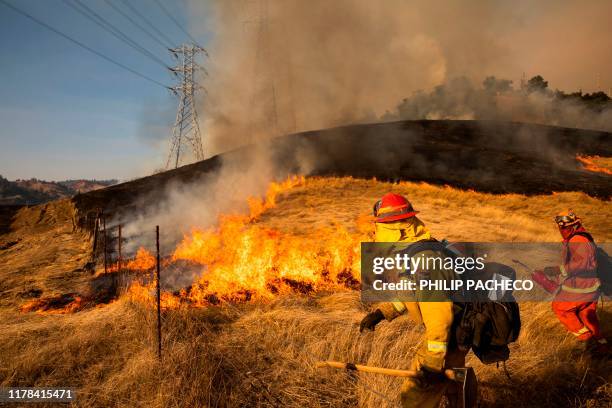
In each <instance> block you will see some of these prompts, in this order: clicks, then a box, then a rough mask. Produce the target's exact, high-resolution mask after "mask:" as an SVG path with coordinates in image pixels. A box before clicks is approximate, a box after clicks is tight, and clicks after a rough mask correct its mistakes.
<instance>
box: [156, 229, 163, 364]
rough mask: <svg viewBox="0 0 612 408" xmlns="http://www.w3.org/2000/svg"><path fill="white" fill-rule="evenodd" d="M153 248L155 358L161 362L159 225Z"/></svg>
mask: <svg viewBox="0 0 612 408" xmlns="http://www.w3.org/2000/svg"><path fill="white" fill-rule="evenodd" d="M155 248H156V251H157V262H156V273H157V279H156V286H157V288H156V289H157V358H158V359H159V360H160V361H161V358H162V344H161V342H162V338H161V336H162V333H161V300H160V297H161V293H160V292H161V291H160V281H159V275H160V273H159V272H160V255H159V225H157V226H156V227H155Z"/></svg>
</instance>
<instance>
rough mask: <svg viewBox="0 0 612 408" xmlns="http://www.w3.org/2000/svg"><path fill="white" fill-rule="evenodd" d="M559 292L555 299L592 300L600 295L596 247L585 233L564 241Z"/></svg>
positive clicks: (571, 300)
mask: <svg viewBox="0 0 612 408" xmlns="http://www.w3.org/2000/svg"><path fill="white" fill-rule="evenodd" d="M561 260H562V264H561V267H560V270H561V277H560V278H561V280H560V283H561V285H560V288H559V293H558V294H557V295H556V296H555V301H562V302H592V301H594V300H596V299H597V298H598V297H599V286H600V281H599V279H598V278H597V258H596V247H595V244H594V243H592V242H591V241H590V240H589V239H588V238H587V237H585V236H584V235H578V234H576V235H573V236H571V237H570V238H569V240H567V241H564V242H563V252H562V256H561Z"/></svg>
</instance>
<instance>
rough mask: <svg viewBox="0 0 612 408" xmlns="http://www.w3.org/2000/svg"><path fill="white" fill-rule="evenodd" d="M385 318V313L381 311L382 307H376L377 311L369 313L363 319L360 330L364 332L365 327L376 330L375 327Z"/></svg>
mask: <svg viewBox="0 0 612 408" xmlns="http://www.w3.org/2000/svg"><path fill="white" fill-rule="evenodd" d="M384 318H385V315H383V313H382V312H381V311H380V309H376V310H375V311H373V312H371V313H368V314H367V315H366V316H365V317H364V318H363V319H362V320H361V324H360V325H359V332H361V333H363V330H364V329H368V330H371V331H374V327H375V326H376V325H377V324H378V323H380V321H381V320H383V319H384Z"/></svg>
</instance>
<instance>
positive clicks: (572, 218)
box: [555, 210, 580, 228]
mask: <svg viewBox="0 0 612 408" xmlns="http://www.w3.org/2000/svg"><path fill="white" fill-rule="evenodd" d="M555 222H556V223H557V225H558V226H559V228H565V227H569V226H570V225H576V224H580V218H579V217H578V216H577V215H576V213H574V211H573V210H567V211H563V212H561V213H559V215H557V216H556V217H555Z"/></svg>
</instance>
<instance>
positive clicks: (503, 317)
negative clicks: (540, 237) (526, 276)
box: [405, 240, 521, 364]
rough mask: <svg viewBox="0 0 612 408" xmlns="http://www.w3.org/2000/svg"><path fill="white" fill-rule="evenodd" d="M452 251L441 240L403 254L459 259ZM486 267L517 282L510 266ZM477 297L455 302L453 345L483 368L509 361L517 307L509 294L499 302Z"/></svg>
mask: <svg viewBox="0 0 612 408" xmlns="http://www.w3.org/2000/svg"><path fill="white" fill-rule="evenodd" d="M451 247H452V245H451V244H449V243H448V242H446V241H444V240H443V241H442V242H440V241H436V240H427V241H419V242H417V243H414V244H412V245H411V246H410V247H408V248H407V249H406V250H405V251H406V253H408V255H409V256H411V257H412V256H414V255H416V254H417V253H418V252H421V251H423V250H426V249H433V250H435V251H439V252H441V253H443V254H444V255H445V256H450V257H456V256H458V254H457V253H456V252H455V251H453V250H452V249H451ZM486 265H487V269H490V270H491V272H494V273H497V274H498V275H504V276H506V277H507V278H510V279H515V278H516V272H515V271H514V269H512V268H510V267H509V266H506V265H502V264H498V263H494V262H491V263H487V264H486ZM461 277H462V278H463V279H467V278H476V276H471V274H470V273H469V272H467V273H464V274H461ZM457 295H459V296H460V294H457ZM480 295H481V296H479V298H480V299H482V301H477V302H455V304H456V305H457V306H459V309H460V311H459V312H458V313H457V314H456V315H455V319H454V322H453V330H454V334H455V341H456V342H457V345H458V346H459V347H460V348H462V349H464V350H467V349H470V348H471V349H472V351H473V352H474V354H475V355H476V356H477V357H478V358H479V359H480V361H482V362H483V363H484V364H492V363H499V362H504V361H506V360H508V358H509V357H510V349H509V348H508V344H510V343H512V342H515V341H516V340H517V339H518V336H519V333H520V331H521V317H520V312H519V305H518V303H517V302H516V301H515V299H514V296H513V295H512V293H506V294H505V295H504V297H503V298H502V299H501V300H500V301H491V300H487V296H486V293H482V294H480ZM472 297H473V296H472Z"/></svg>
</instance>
